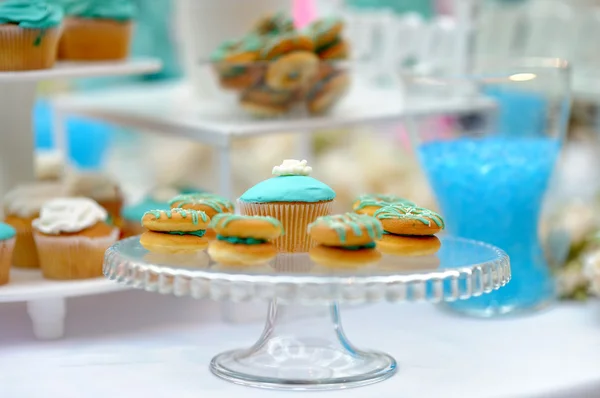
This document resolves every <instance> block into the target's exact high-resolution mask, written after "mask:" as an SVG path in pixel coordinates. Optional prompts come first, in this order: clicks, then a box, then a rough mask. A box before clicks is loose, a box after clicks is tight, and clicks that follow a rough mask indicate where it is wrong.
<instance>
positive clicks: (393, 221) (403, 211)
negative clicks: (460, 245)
mask: <svg viewBox="0 0 600 398" xmlns="http://www.w3.org/2000/svg"><path fill="white" fill-rule="evenodd" d="M373 216H374V217H375V218H377V219H378V220H379V221H381V224H382V225H383V228H384V230H385V231H386V232H388V233H391V234H396V235H417V236H421V235H434V234H436V233H438V232H439V231H441V230H442V229H444V227H445V224H444V219H443V218H442V216H440V215H439V214H438V213H436V212H434V211H432V210H429V209H425V208H422V207H418V206H407V205H404V204H393V205H388V206H385V207H382V208H381V209H379V210H377V211H376V212H375V213H374V214H373Z"/></svg>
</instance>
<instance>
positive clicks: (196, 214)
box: [142, 208, 210, 232]
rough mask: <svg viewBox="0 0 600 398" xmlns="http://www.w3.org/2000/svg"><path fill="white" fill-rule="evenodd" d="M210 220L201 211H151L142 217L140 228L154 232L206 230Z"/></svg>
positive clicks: (177, 209) (176, 209)
mask: <svg viewBox="0 0 600 398" xmlns="http://www.w3.org/2000/svg"><path fill="white" fill-rule="evenodd" d="M209 222H210V218H209V217H208V216H207V215H206V213H205V212H203V211H196V210H187V209H179V208H175V209H171V210H151V211H148V212H146V213H145V214H144V216H143V217H142V226H143V227H145V228H147V229H149V230H150V231H155V232H171V231H182V232H194V231H199V230H206V228H207V226H208V224H209Z"/></svg>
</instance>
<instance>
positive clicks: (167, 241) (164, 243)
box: [140, 231, 208, 254]
mask: <svg viewBox="0 0 600 398" xmlns="http://www.w3.org/2000/svg"><path fill="white" fill-rule="evenodd" d="M140 244H141V245H142V246H143V247H144V248H145V249H146V250H148V251H151V252H155V253H164V254H183V253H193V252H197V251H199V250H204V249H206V247H207V246H208V239H206V238H205V237H198V236H194V235H171V234H168V233H163V232H154V231H146V232H144V233H143V234H142V236H140Z"/></svg>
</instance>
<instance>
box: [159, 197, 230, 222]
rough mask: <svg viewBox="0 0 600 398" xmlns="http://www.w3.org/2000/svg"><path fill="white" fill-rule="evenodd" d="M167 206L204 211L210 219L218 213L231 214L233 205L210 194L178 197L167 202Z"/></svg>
mask: <svg viewBox="0 0 600 398" xmlns="http://www.w3.org/2000/svg"><path fill="white" fill-rule="evenodd" d="M169 206H171V207H172V208H183V209H193V210H200V211H204V212H205V213H206V214H208V216H209V217H211V218H212V217H214V216H215V215H216V214H218V213H233V203H231V202H230V201H229V200H227V199H225V198H224V197H222V196H219V195H215V194H210V193H199V194H185V195H178V196H176V197H174V198H173V199H171V200H170V201H169Z"/></svg>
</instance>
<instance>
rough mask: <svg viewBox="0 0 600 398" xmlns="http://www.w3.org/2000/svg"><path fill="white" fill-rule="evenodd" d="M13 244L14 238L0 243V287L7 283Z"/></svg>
mask: <svg viewBox="0 0 600 398" xmlns="http://www.w3.org/2000/svg"><path fill="white" fill-rule="evenodd" d="M15 242H16V239H15V238H10V239H6V240H3V241H1V242H0V285H5V284H7V283H8V275H9V274H10V264H11V260H12V254H13V249H14V247H15Z"/></svg>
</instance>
